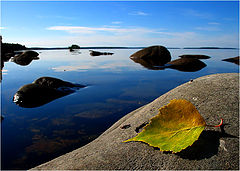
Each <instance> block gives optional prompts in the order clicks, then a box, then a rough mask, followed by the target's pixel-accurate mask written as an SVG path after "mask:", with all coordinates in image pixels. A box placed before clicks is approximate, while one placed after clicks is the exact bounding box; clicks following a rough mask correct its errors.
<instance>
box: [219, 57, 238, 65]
mask: <svg viewBox="0 0 240 171" xmlns="http://www.w3.org/2000/svg"><path fill="white" fill-rule="evenodd" d="M222 61H227V62H232V63H234V64H237V65H239V56H237V57H233V58H227V59H223V60H222Z"/></svg>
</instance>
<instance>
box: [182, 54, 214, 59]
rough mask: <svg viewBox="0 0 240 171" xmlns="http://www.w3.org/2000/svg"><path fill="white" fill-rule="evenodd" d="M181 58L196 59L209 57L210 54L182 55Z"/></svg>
mask: <svg viewBox="0 0 240 171" xmlns="http://www.w3.org/2000/svg"><path fill="white" fill-rule="evenodd" d="M179 57H180V58H196V59H209V58H211V57H210V56H207V55H180V56H179Z"/></svg>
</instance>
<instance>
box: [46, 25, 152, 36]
mask: <svg viewBox="0 0 240 171" xmlns="http://www.w3.org/2000/svg"><path fill="white" fill-rule="evenodd" d="M46 29H47V30H57V31H66V32H68V33H84V34H94V33H97V32H109V33H115V34H117V33H130V32H134V33H136V32H141V33H154V32H155V33H156V31H154V30H152V29H147V28H136V27H134V28H133V27H132V28H119V27H82V26H52V27H48V28H46Z"/></svg>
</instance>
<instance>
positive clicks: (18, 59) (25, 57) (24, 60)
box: [12, 51, 39, 66]
mask: <svg viewBox="0 0 240 171" xmlns="http://www.w3.org/2000/svg"><path fill="white" fill-rule="evenodd" d="M38 55H39V54H38V53H37V52H35V51H26V52H22V53H21V54H19V55H17V56H14V58H13V60H12V61H13V62H15V63H16V64H19V65H23V66H25V65H29V64H30V63H31V62H32V60H37V59H39V57H38Z"/></svg>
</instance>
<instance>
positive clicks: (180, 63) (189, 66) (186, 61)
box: [166, 58, 207, 72]
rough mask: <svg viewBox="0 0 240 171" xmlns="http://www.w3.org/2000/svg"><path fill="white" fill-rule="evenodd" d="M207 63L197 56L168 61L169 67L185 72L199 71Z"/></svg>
mask: <svg viewBox="0 0 240 171" xmlns="http://www.w3.org/2000/svg"><path fill="white" fill-rule="evenodd" d="M206 66H207V65H206V64H205V63H204V62H202V61H200V60H199V59H196V58H180V59H176V60H173V61H171V62H168V63H167V66H166V67H167V68H172V69H176V70H179V71H184V72H195V71H199V70H201V69H202V68H204V67H206Z"/></svg>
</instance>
